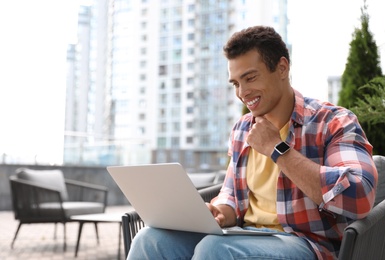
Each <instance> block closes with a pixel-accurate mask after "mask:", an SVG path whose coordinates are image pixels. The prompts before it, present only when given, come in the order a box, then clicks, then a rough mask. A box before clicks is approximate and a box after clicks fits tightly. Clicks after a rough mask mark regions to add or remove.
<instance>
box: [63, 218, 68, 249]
mask: <svg viewBox="0 0 385 260" xmlns="http://www.w3.org/2000/svg"><path fill="white" fill-rule="evenodd" d="M63 231H64V245H63V251H64V252H65V251H66V250H67V231H66V223H65V222H63Z"/></svg>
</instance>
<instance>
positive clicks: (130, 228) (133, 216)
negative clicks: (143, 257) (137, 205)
mask: <svg viewBox="0 0 385 260" xmlns="http://www.w3.org/2000/svg"><path fill="white" fill-rule="evenodd" d="M144 226H145V225H144V222H143V221H142V219H141V218H140V216H139V215H138V213H137V212H136V211H132V212H128V213H126V214H124V215H123V216H122V229H123V239H124V251H125V254H126V258H127V255H128V252H129V251H130V248H131V242H132V240H133V239H134V237H135V236H136V234H137V233H138V231H139V230H140V229H141V228H143V227H144Z"/></svg>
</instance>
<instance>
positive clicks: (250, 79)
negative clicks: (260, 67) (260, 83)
mask: <svg viewBox="0 0 385 260" xmlns="http://www.w3.org/2000/svg"><path fill="white" fill-rule="evenodd" d="M254 79H255V76H252V77H248V78H247V81H253V80H254Z"/></svg>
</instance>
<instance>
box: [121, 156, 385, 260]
mask: <svg viewBox="0 0 385 260" xmlns="http://www.w3.org/2000/svg"><path fill="white" fill-rule="evenodd" d="M373 160H374V162H375V164H376V167H377V171H378V185H377V194H376V200H375V204H374V207H373V209H372V211H371V212H370V213H369V215H368V216H366V217H365V218H364V219H360V220H356V221H355V222H353V223H352V224H350V225H349V226H347V227H346V228H345V230H344V234H343V238H342V243H341V249H340V253H339V257H338V259H340V260H362V259H376V260H377V259H384V260H385V201H384V199H385V157H384V156H380V155H375V156H373ZM221 186H222V184H218V185H215V186H211V187H208V188H205V189H202V190H199V192H200V194H201V196H202V198H203V199H204V201H206V202H208V201H210V200H211V199H212V198H214V197H215V196H217V194H218V193H219V190H220V188H221ZM142 227H144V223H143V221H142V220H141V219H140V217H139V215H138V214H137V213H136V212H135V211H134V212H129V213H126V214H125V215H123V217H122V228H123V237H124V248H125V253H126V256H127V255H128V252H129V250H130V247H131V241H132V239H133V238H134V237H135V235H136V233H137V232H138V231H139V229H140V228H142Z"/></svg>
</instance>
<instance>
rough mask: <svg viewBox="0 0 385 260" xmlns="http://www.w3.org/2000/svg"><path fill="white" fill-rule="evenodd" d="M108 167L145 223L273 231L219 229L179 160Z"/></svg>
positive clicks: (197, 229)
mask: <svg viewBox="0 0 385 260" xmlns="http://www.w3.org/2000/svg"><path fill="white" fill-rule="evenodd" d="M107 171H108V172H109V173H110V174H111V176H112V178H113V179H114V181H115V182H116V184H117V185H118V186H119V188H120V189H121V190H122V192H123V194H124V195H125V196H126V198H127V200H128V201H129V202H130V203H131V205H132V206H133V207H134V209H135V210H136V212H137V213H138V214H139V216H140V217H141V219H142V220H143V221H144V223H145V225H147V226H150V227H155V228H164V229H171V230H182V231H190V232H199V233H207V234H217V235H235V234H247V235H273V234H274V232H263V231H247V230H243V229H241V228H236V227H234V228H226V229H222V228H221V227H220V226H219V224H218V223H217V222H216V220H215V219H214V217H213V215H212V214H211V212H210V210H209V209H208V207H207V206H206V204H205V202H204V201H203V199H202V197H201V196H200V194H199V193H198V191H197V189H196V188H195V186H194V185H193V183H192V181H191V180H190V178H189V177H188V175H187V173H186V171H185V170H184V169H183V167H182V166H181V165H180V164H179V163H164V164H148V165H137V166H109V167H107Z"/></svg>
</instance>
